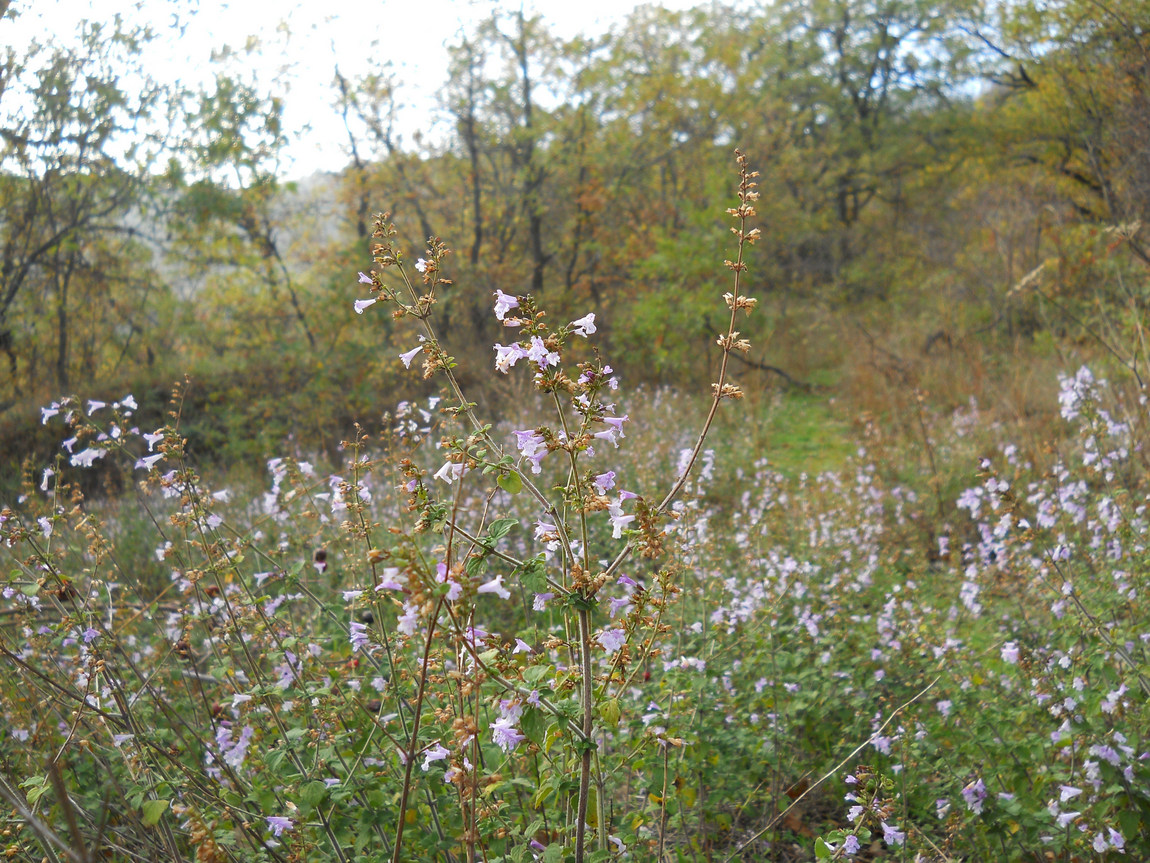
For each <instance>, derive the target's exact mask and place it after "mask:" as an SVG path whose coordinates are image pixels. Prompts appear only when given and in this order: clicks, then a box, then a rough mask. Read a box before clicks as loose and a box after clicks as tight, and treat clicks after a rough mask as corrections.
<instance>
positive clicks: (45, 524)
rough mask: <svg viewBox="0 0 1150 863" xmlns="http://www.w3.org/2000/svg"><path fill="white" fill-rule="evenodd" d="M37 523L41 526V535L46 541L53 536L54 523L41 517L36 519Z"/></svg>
mask: <svg viewBox="0 0 1150 863" xmlns="http://www.w3.org/2000/svg"><path fill="white" fill-rule="evenodd" d="M36 523H37V524H38V525H40V533H42V534H43V535H44V539H48V538H49V537H51V536H52V522H51V521H50V520H49V519H48V518H47V517H46V516H40V517H39V518H38V519H36Z"/></svg>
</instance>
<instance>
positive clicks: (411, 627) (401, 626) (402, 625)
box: [395, 602, 419, 635]
mask: <svg viewBox="0 0 1150 863" xmlns="http://www.w3.org/2000/svg"><path fill="white" fill-rule="evenodd" d="M418 623H419V608H418V607H416V606H414V605H412V604H411V603H410V602H405V603H404V604H403V614H401V615H400V616H399V619H398V620H396V622H395V628H396V629H397V630H399V631H400V632H402V633H403V634H404V635H414V634H415V627H416V626H417V625H418Z"/></svg>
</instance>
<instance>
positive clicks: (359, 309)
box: [355, 297, 379, 315]
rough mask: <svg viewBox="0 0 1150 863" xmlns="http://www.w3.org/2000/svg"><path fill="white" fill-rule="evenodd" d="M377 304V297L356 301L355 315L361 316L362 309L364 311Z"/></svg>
mask: <svg viewBox="0 0 1150 863" xmlns="http://www.w3.org/2000/svg"><path fill="white" fill-rule="evenodd" d="M378 302H379V298H378V297H372V298H371V299H370V300H356V301H355V313H356V314H357V315H362V314H363V310H364V309H366V308H367V307H368V306H374V305H375V304H376V303H378Z"/></svg>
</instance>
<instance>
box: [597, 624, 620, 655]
mask: <svg viewBox="0 0 1150 863" xmlns="http://www.w3.org/2000/svg"><path fill="white" fill-rule="evenodd" d="M595 638H596V639H597V640H598V641H599V643H600V644H602V645H603V647H604V649H605V650H606V651H607V652H608V653H614V652H615V651H617V650H618V649H619V648H620V647H622V646H623V645H624V644H625V643H626V642H627V633H625V632H624V631H623V630H621V629H605V630H604V631H603V632H600V633H599V634H598V635H597V636H595Z"/></svg>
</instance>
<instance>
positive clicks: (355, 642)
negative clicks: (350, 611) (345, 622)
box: [348, 620, 371, 653]
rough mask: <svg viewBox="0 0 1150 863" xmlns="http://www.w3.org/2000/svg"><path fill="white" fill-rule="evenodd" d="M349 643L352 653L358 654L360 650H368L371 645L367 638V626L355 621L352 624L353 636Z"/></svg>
mask: <svg viewBox="0 0 1150 863" xmlns="http://www.w3.org/2000/svg"><path fill="white" fill-rule="evenodd" d="M348 641H350V642H351V652H352V653H356V652H358V651H359V650H360V648H363V649H364V650H366V649H367V648H368V646H369V645H370V643H371V642H370V639H368V636H367V624H366V623H359V622H358V621H354V620H353V621H352V622H351V636H350V637H349V638H348Z"/></svg>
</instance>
